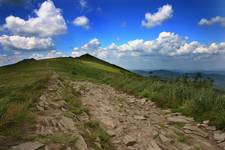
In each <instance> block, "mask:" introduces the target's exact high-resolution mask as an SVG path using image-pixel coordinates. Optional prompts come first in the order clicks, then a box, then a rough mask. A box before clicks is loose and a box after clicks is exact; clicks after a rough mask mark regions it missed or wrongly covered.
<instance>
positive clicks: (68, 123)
mask: <svg viewBox="0 0 225 150" xmlns="http://www.w3.org/2000/svg"><path fill="white" fill-rule="evenodd" d="M61 123H62V124H63V126H64V127H65V128H66V129H69V130H74V129H75V127H74V122H73V119H71V118H68V117H64V116H63V117H62V119H61Z"/></svg>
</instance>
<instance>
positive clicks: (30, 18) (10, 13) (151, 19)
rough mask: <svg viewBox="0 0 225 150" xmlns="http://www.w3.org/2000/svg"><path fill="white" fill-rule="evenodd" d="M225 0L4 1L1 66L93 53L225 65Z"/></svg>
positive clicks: (178, 65)
mask: <svg viewBox="0 0 225 150" xmlns="http://www.w3.org/2000/svg"><path fill="white" fill-rule="evenodd" d="M224 6H225V1H224V0H205V1H201V0H182V1H181V0H158V1H155V0H132V1H130V0H107V1H105V0H67V1H60V0H0V11H1V13H0V66H4V65H7V64H11V63H15V62H18V61H20V60H22V59H26V58H35V59H45V58H54V57H64V56H72V57H77V56H80V55H83V54H85V53H90V54H91V55H94V56H96V57H98V58H101V59H104V60H106V61H109V62H111V63H114V64H116V65H119V66H122V67H124V68H127V69H144V70H154V69H167V70H174V69H176V70H225V65H224V64H225V10H224Z"/></svg>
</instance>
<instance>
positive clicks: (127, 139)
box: [123, 135, 137, 146]
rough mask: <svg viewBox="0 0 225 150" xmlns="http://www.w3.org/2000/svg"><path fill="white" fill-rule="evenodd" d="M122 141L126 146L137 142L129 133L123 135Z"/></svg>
mask: <svg viewBox="0 0 225 150" xmlns="http://www.w3.org/2000/svg"><path fill="white" fill-rule="evenodd" d="M123 142H124V144H126V146H133V145H134V144H135V143H137V141H136V139H135V138H134V137H132V136H129V135H126V136H125V137H124V139H123Z"/></svg>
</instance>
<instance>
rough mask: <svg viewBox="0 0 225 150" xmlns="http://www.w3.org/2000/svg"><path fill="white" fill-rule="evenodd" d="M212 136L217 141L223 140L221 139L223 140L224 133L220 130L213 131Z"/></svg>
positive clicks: (224, 139) (224, 137) (224, 138)
mask: <svg viewBox="0 0 225 150" xmlns="http://www.w3.org/2000/svg"><path fill="white" fill-rule="evenodd" d="M213 138H214V139H215V140H216V141H217V142H219V143H220V142H223V141H225V133H223V132H221V131H215V132H214V133H213Z"/></svg>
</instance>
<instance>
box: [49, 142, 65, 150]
mask: <svg viewBox="0 0 225 150" xmlns="http://www.w3.org/2000/svg"><path fill="white" fill-rule="evenodd" d="M62 148H63V146H62V145H61V144H58V143H51V144H48V145H46V146H45V150H61V149H62Z"/></svg>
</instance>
